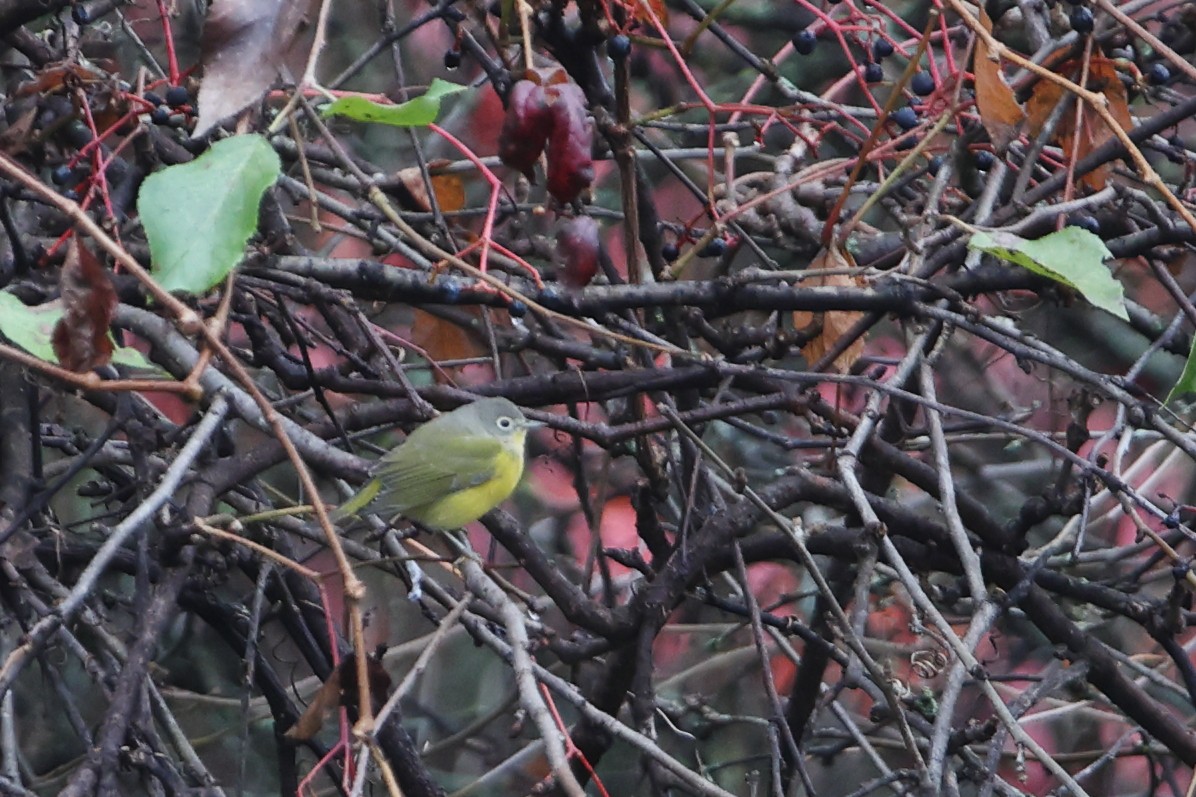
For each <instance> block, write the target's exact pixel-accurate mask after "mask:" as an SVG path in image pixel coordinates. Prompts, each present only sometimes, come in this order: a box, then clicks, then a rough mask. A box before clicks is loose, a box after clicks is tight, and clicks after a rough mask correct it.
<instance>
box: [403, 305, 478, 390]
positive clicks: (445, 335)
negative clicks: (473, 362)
mask: <svg viewBox="0 0 1196 797" xmlns="http://www.w3.org/2000/svg"><path fill="white" fill-rule="evenodd" d="M462 309H463V310H465V311H466V312H469V313H474V314H476V315H478V316H479V317H480V316H481V313H480V311H478V310H477V308H469V309H466V308H462ZM411 342H412V343H414V344H415V345H416V346H419V347H420V348H421V349H423V350H424V353H425V354H426V355H427V357H428V359H429V360H430V361H431V362H434V363H440V362H444V361H446V360H469V359H472V358H475V357H484V356H485V355H486V354H488V353H489V352H488V349H487V347H486V344H485V342H484V341H483V340H482V339H481V338H480V337H479V336H477V335H476V334H473V333H471V332H470V331H469V330H467V329H465V328H463V327H462V326H460V325H459V324H454V323H453V322H451V321H447V320H445V319H443V318H441V317H440V316H437V315H433V314H432V313H428V312H425V311H424V310H420V309H418V308H417V309H416V310H415V313H414V321H413V322H412V324H411ZM432 373H433V375H434V377H435V379H436V381H437V383H441V382H443V381H445V376H444V374H443V373H442V372H441V370H440V369H434V370H433V372H432Z"/></svg>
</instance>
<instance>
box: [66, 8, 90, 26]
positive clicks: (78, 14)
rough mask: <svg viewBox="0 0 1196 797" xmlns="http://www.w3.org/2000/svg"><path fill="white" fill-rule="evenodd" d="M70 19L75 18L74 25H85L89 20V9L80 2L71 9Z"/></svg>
mask: <svg viewBox="0 0 1196 797" xmlns="http://www.w3.org/2000/svg"><path fill="white" fill-rule="evenodd" d="M71 19H73V20H75V24H76V25H86V24H87V23H89V22H91V21H92V20H91V9H89V8H88V7H87V6H85V5H83V4H82V3H79V4H77V5H76V6H75V7H74V8H72V9H71Z"/></svg>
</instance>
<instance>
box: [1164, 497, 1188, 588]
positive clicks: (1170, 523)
mask: <svg viewBox="0 0 1196 797" xmlns="http://www.w3.org/2000/svg"><path fill="white" fill-rule="evenodd" d="M1163 525H1164V526H1166V527H1167V528H1169V529H1178V528H1179V511H1178V510H1176V511H1174V512H1172V513H1170V514H1169V515H1167V517H1165V518H1163ZM1179 566H1180V565H1176V567H1179ZM1183 570H1184V572H1183V573H1182V574H1181V576H1180V577H1181V578H1182V577H1183V576H1184V575H1187V571H1188V568H1187V566H1186V565H1184V566H1183Z"/></svg>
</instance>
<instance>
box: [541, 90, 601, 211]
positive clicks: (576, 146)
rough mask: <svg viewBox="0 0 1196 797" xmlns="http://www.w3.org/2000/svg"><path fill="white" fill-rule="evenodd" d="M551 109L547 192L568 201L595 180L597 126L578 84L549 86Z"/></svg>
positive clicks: (561, 200)
mask: <svg viewBox="0 0 1196 797" xmlns="http://www.w3.org/2000/svg"><path fill="white" fill-rule="evenodd" d="M544 91H545V94H546V95H547V97H548V101H549V103H550V109H551V111H552V133H551V134H550V135H549V137H548V193H550V194H552V196H553V198H554V199H556V201H558V202H560V203H562V204H568V203H569V202H572V201H573V200H575V199H577V197H578V196H579V195H580V194H581V192H582V191H584V190H585V189H586V188H588V187H589V185H590V183H592V182H593V181H594V158H593V154H592V153H593V149H594V128H593V126H592V125H591V124H590V117H589V115H588V114H587V113H586V95H585V92H583V91H582V90H581V87H579V86H578V85H577V84H576V83H561V84H558V85H553V86H549V87H547V88H546V89H545V90H544Z"/></svg>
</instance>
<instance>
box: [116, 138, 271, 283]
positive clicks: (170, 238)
mask: <svg viewBox="0 0 1196 797" xmlns="http://www.w3.org/2000/svg"><path fill="white" fill-rule="evenodd" d="M281 170H282V168H281V165H280V163H279V160H278V155H277V154H276V153H275V152H274V148H273V147H271V146H270V143H269V142H268V141H266V139H265V138H263V137H261V136H255V135H247V136H233V137H232V138H228V139H225V140H224V141H220V142H218V143H216V144H214V145H212V148H211V149H210V150H208V151H207V152H205V153H204V154H203V155H200V156H199V157H198V158H196V159H195V160H193V161H191V162H190V163H181V164H179V165H177V166H170V167H168V168H166V169H163V170H162V171H160V172H155V173H154V174H151V175H150V176H149V177H147V178H146V179H145V182H144V183H142V184H141V193H140V194H138V196H137V212H138V213H140V214H141V223H142V225H143V226H144V227H145V236H146V238H147V239H149V246H150V255H151V256H152V258H153V269H154V275H155V276H156V277H157V279H158V282H159V283H160V284H161V285H162V287H163V288H165V289H166V290H168V291H183V292H186V293H194V294H198V293H204V292H206V291H207V290H208V289H210V288H211V287H212V286H213V285H216V284H218V283H219V282H220V281H221V280H223V279H224V278H225V277H226V276H228V273H229V272H230V271H232V270H233V269H234V268H235V267H236V265H237V263H239V262H241V257H242V255H243V254H244V252H245V244H246V242H248V241H249V236H251V235H253V231H254V230H256V229H257V212H258V205H259V204H260V203H261V201H262V194H264V193H265V192H266V189H267V188H269V187H270V186H271V185H273V184H274V181H275V180H277V179H278V175H279V173H280V172H281Z"/></svg>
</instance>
